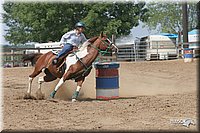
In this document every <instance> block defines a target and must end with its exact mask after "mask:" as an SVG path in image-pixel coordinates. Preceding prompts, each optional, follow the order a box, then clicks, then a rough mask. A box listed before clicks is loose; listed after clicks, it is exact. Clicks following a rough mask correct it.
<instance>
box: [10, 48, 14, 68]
mask: <svg viewBox="0 0 200 133" xmlns="http://www.w3.org/2000/svg"><path fill="white" fill-rule="evenodd" d="M11 54H12V55H11V57H10V58H11V67H14V57H13V54H14V50H13V49H11Z"/></svg>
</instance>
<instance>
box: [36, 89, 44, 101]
mask: <svg viewBox="0 0 200 133" xmlns="http://www.w3.org/2000/svg"><path fill="white" fill-rule="evenodd" d="M36 98H37V100H44V98H45V95H44V93H42V92H38V91H37V92H36Z"/></svg>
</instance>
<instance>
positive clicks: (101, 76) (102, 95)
mask: <svg viewBox="0 0 200 133" xmlns="http://www.w3.org/2000/svg"><path fill="white" fill-rule="evenodd" d="M94 67H95V69H96V99H101V100H109V99H116V98H119V71H118V68H119V64H118V63H114V62H112V63H96V64H95V65H94Z"/></svg>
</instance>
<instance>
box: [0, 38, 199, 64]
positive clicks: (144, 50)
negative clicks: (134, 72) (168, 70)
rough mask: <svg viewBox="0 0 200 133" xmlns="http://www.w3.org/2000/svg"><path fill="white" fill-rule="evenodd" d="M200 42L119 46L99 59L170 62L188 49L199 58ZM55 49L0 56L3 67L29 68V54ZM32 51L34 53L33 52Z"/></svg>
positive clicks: (19, 50) (6, 51)
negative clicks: (23, 60)
mask: <svg viewBox="0 0 200 133" xmlns="http://www.w3.org/2000/svg"><path fill="white" fill-rule="evenodd" d="M199 44H200V42H190V43H179V44H178V45H175V44H174V46H173V47H169V45H168V44H166V43H163V44H159V43H158V42H156V43H153V44H151V45H150V42H147V41H145V42H142V41H140V42H139V43H137V42H136V43H133V44H131V45H117V47H118V53H117V54H116V55H112V56H102V55H99V58H100V59H101V60H102V61H145V60H169V59H177V58H183V53H184V52H183V50H184V48H186V47H188V45H189V48H192V49H193V57H194V58H195V57H199V55H200V48H199ZM53 49H61V47H47V48H4V49H3V53H0V55H1V56H2V57H3V58H2V59H3V60H2V65H4V66H6V65H7V66H10V67H14V66H27V65H30V64H28V63H23V62H22V60H21V58H22V56H23V55H26V54H27V53H28V52H38V53H41V51H42V50H44V51H45V50H46V51H48V50H49V51H50V50H53ZM31 50H32V51H31Z"/></svg>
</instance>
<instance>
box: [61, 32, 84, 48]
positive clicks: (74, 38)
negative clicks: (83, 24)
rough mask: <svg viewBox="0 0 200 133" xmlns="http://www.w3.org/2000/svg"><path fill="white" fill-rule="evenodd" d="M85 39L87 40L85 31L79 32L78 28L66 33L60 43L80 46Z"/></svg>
mask: <svg viewBox="0 0 200 133" xmlns="http://www.w3.org/2000/svg"><path fill="white" fill-rule="evenodd" d="M85 41H87V39H86V37H85V35H84V34H83V33H81V34H77V33H76V30H72V31H69V32H67V33H65V34H64V35H63V36H62V38H61V40H60V43H61V44H65V43H70V44H72V45H73V46H77V47H79V45H80V44H83V43H84V42H85Z"/></svg>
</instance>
